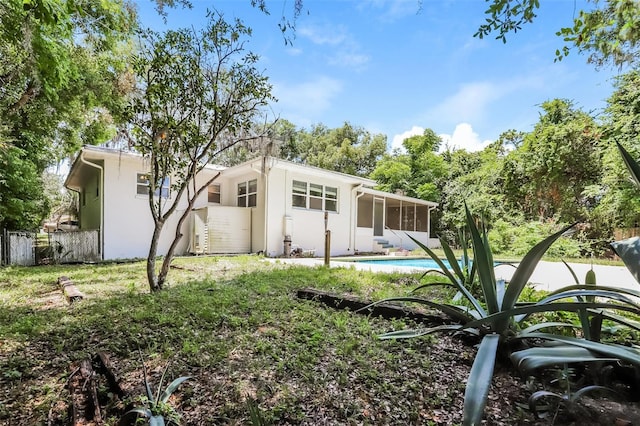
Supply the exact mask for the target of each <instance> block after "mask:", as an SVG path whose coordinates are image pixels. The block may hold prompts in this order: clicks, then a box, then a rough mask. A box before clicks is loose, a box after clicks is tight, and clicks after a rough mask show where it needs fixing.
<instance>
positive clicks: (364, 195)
mask: <svg viewBox="0 0 640 426" xmlns="http://www.w3.org/2000/svg"><path fill="white" fill-rule="evenodd" d="M147 171H148V164H147V162H146V161H145V159H144V158H143V157H142V156H141V155H139V154H135V153H130V152H124V151H120V150H114V149H108V148H100V147H94V146H85V147H84V148H82V150H81V151H80V152H79V153H78V156H77V157H76V159H75V161H74V162H73V164H72V166H71V169H70V171H69V175H68V176H67V179H66V181H65V186H66V187H67V188H69V189H70V190H72V191H76V192H78V193H79V209H78V210H79V218H78V219H79V227H80V229H97V230H99V235H100V252H101V256H102V258H103V259H124V258H136V257H146V256H147V253H148V247H149V242H150V240H151V235H152V230H153V221H152V218H151V213H150V212H149V203H148V196H147V180H146V179H147V178H146V173H147ZM216 173H220V176H219V177H218V178H217V179H216V180H215V181H214V183H213V184H212V185H210V186H209V187H208V188H207V191H204V192H203V193H202V195H201V196H200V198H199V199H198V200H197V201H196V204H195V205H194V208H193V209H192V212H191V214H190V216H189V219H188V220H187V221H186V222H185V223H184V224H183V229H182V233H183V234H184V237H183V238H182V240H181V242H180V245H179V246H178V249H177V252H176V254H187V253H194V254H198V253H221V254H222V253H257V252H263V253H264V254H265V255H267V256H272V257H275V256H281V255H283V254H284V251H285V248H284V246H285V244H284V240H285V236H289V237H290V239H291V244H292V246H293V249H296V248H298V249H301V250H304V251H306V252H309V253H313V254H315V255H316V256H323V255H324V239H325V219H324V218H325V212H327V218H328V220H327V227H328V229H329V230H331V253H330V254H331V255H332V256H337V255H350V254H357V253H361V252H372V251H379V250H380V249H381V247H382V246H383V245H387V246H395V247H398V248H404V249H412V248H415V244H414V243H413V242H412V241H411V240H410V239H409V238H408V237H407V236H406V235H407V234H410V235H412V236H413V237H415V238H417V239H418V240H420V241H422V242H424V243H427V244H430V245H433V244H436V242H435V241H436V240H434V239H433V238H432V236H431V233H430V226H431V225H430V223H431V213H432V210H433V209H435V208H436V207H437V204H436V203H433V202H429V201H424V200H419V199H415V198H410V197H405V196H402V195H397V194H390V193H386V192H382V191H378V190H376V189H374V187H375V186H376V182H374V181H372V180H370V179H365V178H360V177H357V176H351V175H347V174H343V173H336V172H332V171H328V170H323V169H320V168H317V167H309V166H304V165H301V164H296V163H292V162H289V161H285V160H281V159H277V158H274V157H268V156H263V157H258V158H256V159H254V160H251V161H248V162H246V163H243V164H240V165H237V166H234V167H229V168H225V167H219V166H207V168H205V170H204V171H203V172H201V175H199V176H198V178H197V180H198V181H201V182H206V180H208V179H209V178H210V177H212V176H213V175H214V174H216ZM158 196H162V197H169V199H171V197H173V196H175V194H173V193H172V191H171V189H170V182H165V183H164V184H163V187H162V189H161V190H160V191H159V193H158ZM186 208H187V202H186V200H181V201H180V204H179V207H178V210H179V211H178V212H177V213H180V209H182V212H184V209H186ZM174 216H177V215H174ZM176 223H177V217H175V218H174V220H173V221H169V222H168V223H167V224H166V225H165V230H164V232H163V235H162V238H161V241H160V244H159V251H158V252H159V254H163V253H166V250H167V249H168V247H169V244H170V240H171V238H172V237H173V235H174V234H175V228H176Z"/></svg>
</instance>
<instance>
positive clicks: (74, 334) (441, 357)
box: [0, 256, 533, 425]
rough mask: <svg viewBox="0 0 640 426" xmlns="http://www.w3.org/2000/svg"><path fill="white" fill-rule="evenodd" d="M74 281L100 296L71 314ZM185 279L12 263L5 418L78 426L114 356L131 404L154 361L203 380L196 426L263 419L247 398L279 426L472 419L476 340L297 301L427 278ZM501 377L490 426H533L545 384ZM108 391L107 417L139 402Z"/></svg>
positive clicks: (3, 347) (220, 274) (0, 405)
mask: <svg viewBox="0 0 640 426" xmlns="http://www.w3.org/2000/svg"><path fill="white" fill-rule="evenodd" d="M60 276H68V277H69V278H70V279H71V280H72V281H73V282H74V283H75V284H76V285H77V287H78V288H79V290H80V291H82V292H83V293H84V294H85V295H86V298H85V299H84V300H82V301H81V302H78V303H75V304H74V305H72V306H69V305H68V304H67V302H66V301H65V299H64V297H63V296H62V293H61V292H60V290H59V289H58V288H57V283H56V281H57V279H58V277H60ZM169 281H170V286H169V288H168V289H167V290H166V291H162V292H160V293H159V294H154V295H150V294H148V287H147V284H146V279H145V265H144V263H141V262H138V263H125V264H101V265H76V266H46V267H33V268H19V267H6V268H2V269H0V303H1V309H0V336H1V338H0V424H6V425H33V424H66V420H65V418H64V413H65V411H66V409H67V405H68V404H69V394H68V390H67V382H68V379H69V376H70V374H71V373H72V372H73V368H72V365H73V363H74V362H76V361H80V360H83V359H88V358H90V357H92V356H93V355H95V354H96V353H98V352H105V353H106V354H108V355H109V357H110V359H111V362H112V364H113V366H114V369H115V372H116V374H117V376H118V378H119V379H120V381H121V385H122V387H123V389H124V390H125V392H126V393H127V399H126V401H124V403H127V402H131V401H134V400H135V399H136V397H139V396H141V395H143V394H144V388H143V378H142V371H143V370H142V364H141V363H142V361H144V363H145V365H146V368H147V369H148V371H149V373H150V381H151V382H152V383H153V384H157V383H158V382H159V380H160V375H161V374H162V371H163V370H164V368H165V366H167V365H168V366H169V367H168V371H167V375H168V379H170V380H173V379H174V378H177V377H180V376H190V377H191V378H190V379H189V380H187V381H186V382H184V383H183V384H182V385H181V386H180V387H179V388H178V390H177V391H176V393H175V395H174V396H173V397H172V398H171V399H170V401H169V402H170V404H171V406H172V407H174V408H175V409H176V410H177V412H178V413H180V414H181V416H182V424H187V425H202V424H229V425H235V424H237V425H240V424H248V423H249V411H248V409H247V405H246V399H247V398H251V399H255V400H256V401H257V403H258V406H259V409H260V411H261V414H262V416H263V417H264V419H265V420H266V421H267V422H268V423H271V424H306V425H319V424H354V425H355V424H425V425H430V424H434V425H435V424H447V425H448V424H457V423H460V422H461V421H462V406H463V396H464V389H465V385H466V379H467V377H468V375H469V371H470V366H471V364H472V362H473V358H474V354H475V349H474V347H473V345H472V344H469V342H465V341H462V340H459V339H458V338H456V337H449V336H446V335H434V336H430V337H428V338H421V339H412V340H405V341H380V340H378V339H377V336H378V335H379V334H381V333H383V332H387V331H391V330H396V329H402V328H405V327H408V326H410V325H411V324H410V323H409V322H408V321H400V320H393V321H390V320H384V319H380V318H370V317H367V316H365V315H361V314H356V313H353V312H350V311H338V310H335V309H333V308H329V307H326V306H324V305H321V304H319V303H317V302H314V301H306V300H298V299H297V298H296V297H295V291H296V290H297V289H299V288H302V287H314V288H317V289H322V290H325V291H331V292H335V293H342V294H345V293H349V294H354V295H358V296H361V297H362V298H366V299H369V300H378V299H380V298H383V297H387V296H392V295H401V294H405V293H406V292H407V291H408V290H410V289H411V288H412V287H413V286H414V285H415V279H414V278H413V277H407V276H405V275H400V274H372V273H366V272H362V271H356V270H354V269H326V268H316V269H310V268H304V267H289V266H285V265H281V264H278V263H275V264H271V263H267V262H263V261H262V260H261V259H260V258H258V257H251V256H240V257H233V258H221V257H220V258H219V257H204V258H194V257H191V258H180V259H177V260H176V261H175V262H174V267H173V269H172V271H171V273H170V275H169ZM141 359H142V361H141ZM497 369H498V372H497V374H496V377H495V378H494V386H493V387H492V390H491V393H490V395H489V402H488V406H487V408H486V410H485V412H486V416H485V418H486V420H487V424H493V425H498V424H527V423H531V424H533V417H532V416H531V414H530V413H529V412H527V411H526V410H524V409H522V408H519V405H518V404H523V403H525V402H526V400H527V398H528V396H529V394H530V393H531V392H530V390H527V388H526V386H525V383H524V381H520V380H518V379H517V378H516V379H514V378H512V376H514V373H513V372H512V370H511V367H510V365H509V364H508V363H504V364H500V365H499V366H498V367H497ZM99 390H100V389H99ZM101 391H102V393H101V403H102V404H103V407H102V408H103V415H105V416H106V417H107V418H106V421H105V423H106V424H117V420H118V418H119V416H121V415H122V413H123V411H122V410H123V406H124V404H122V403H120V404H116V403H114V401H113V398H111V397H112V395H108V394H107V392H106V390H105V389H101ZM505 401H509V403H505ZM105 413H106V414H105Z"/></svg>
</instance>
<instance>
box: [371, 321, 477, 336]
mask: <svg viewBox="0 0 640 426" xmlns="http://www.w3.org/2000/svg"><path fill="white" fill-rule="evenodd" d="M463 330H464V326H462V325H459V324H445V325H439V326H437V327H430V328H423V329H409V330H398V331H391V332H389V333H384V334H381V335H380V336H378V338H379V339H380V340H390V339H413V338H416V337H422V336H426V335H427V334H433V333H436V332H438V331H463Z"/></svg>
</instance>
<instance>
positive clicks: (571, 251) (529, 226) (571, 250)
mask: <svg viewBox="0 0 640 426" xmlns="http://www.w3.org/2000/svg"><path fill="white" fill-rule="evenodd" d="M557 226H558V225H557V224H555V223H554V222H553V221H549V222H525V223H521V224H519V225H517V224H513V223H510V222H507V221H505V220H502V219H499V220H497V221H496V222H495V224H494V225H493V226H492V227H491V230H490V231H489V233H488V236H489V242H490V244H491V248H492V250H493V252H494V253H495V254H504V253H508V254H510V255H515V256H523V255H525V254H526V253H527V252H529V251H530V250H531V249H532V248H533V247H534V246H535V245H536V244H537V242H538V240H539V238H540V235H546V234H549V233H550V232H552V230H553V229H555V228H557ZM586 249H587V246H586V244H585V243H583V242H582V241H580V240H578V239H576V238H561V239H559V240H557V241H556V243H555V244H553V245H552V246H551V247H549V250H548V251H547V253H546V254H547V256H549V257H554V258H562V257H564V258H578V257H580V256H581V255H582V253H583V252H584V251H585V250H586Z"/></svg>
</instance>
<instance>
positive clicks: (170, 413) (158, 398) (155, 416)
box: [119, 362, 191, 426]
mask: <svg viewBox="0 0 640 426" xmlns="http://www.w3.org/2000/svg"><path fill="white" fill-rule="evenodd" d="M169 365H170V364H167V366H166V367H165V369H164V371H163V372H162V377H161V378H160V383H159V384H158V391H157V393H156V394H155V395H154V394H153V390H152V385H151V383H150V382H149V379H148V377H147V368H146V367H145V365H144V362H142V371H143V375H144V387H145V391H146V395H145V396H143V397H141V398H139V402H140V403H141V404H142V406H140V407H135V408H132V409H131V410H129V411H127V412H126V413H125V414H124V416H122V418H121V419H120V423H119V424H120V425H121V426H125V425H128V424H131V420H135V419H136V418H138V417H139V416H142V417H144V418H146V419H147V422H148V423H149V425H150V426H164V425H165V424H166V423H165V421H167V422H168V424H176V425H177V424H179V421H180V415H179V414H178V413H177V412H176V411H175V410H174V409H173V408H172V407H171V406H170V405H169V404H168V401H169V398H170V397H171V395H172V394H173V393H174V392H175V391H176V390H177V389H178V387H179V386H180V385H181V384H182V383H183V382H184V381H186V380H189V379H190V378H191V377H189V376H183V377H179V378H177V379H175V380H174V381H173V382H171V383H170V384H169V386H167V388H166V389H164V391H162V392H160V390H161V389H162V384H163V382H164V378H165V375H166V374H167V370H168V369H169ZM134 423H135V424H137V422H134Z"/></svg>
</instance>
